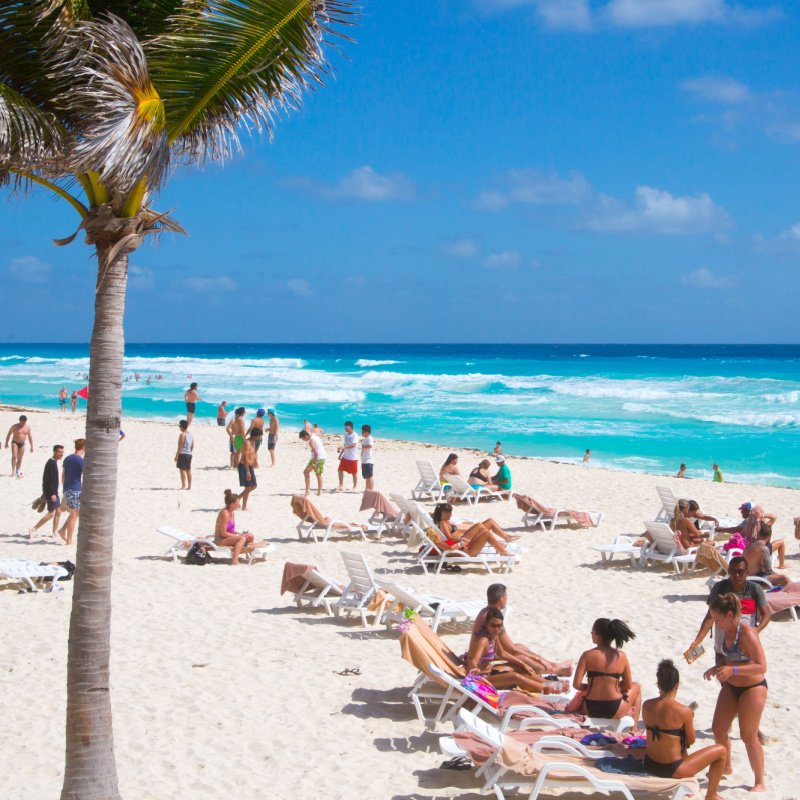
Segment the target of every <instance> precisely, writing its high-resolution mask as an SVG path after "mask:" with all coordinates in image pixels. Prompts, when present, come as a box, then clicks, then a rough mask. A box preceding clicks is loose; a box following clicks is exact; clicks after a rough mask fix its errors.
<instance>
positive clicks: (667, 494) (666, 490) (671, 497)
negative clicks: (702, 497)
mask: <svg viewBox="0 0 800 800" xmlns="http://www.w3.org/2000/svg"><path fill="white" fill-rule="evenodd" d="M656 492H657V493H658V499H659V500H660V501H661V508H660V509H659V510H658V513H657V514H656V516H655V520H654V521H655V522H669V521H670V520H671V519H672V517H673V516H675V506H676V505H678V500H680V498H679V497H678V495H676V494H675V492H674V491H673V490H672V488H671V487H669V486H656Z"/></svg>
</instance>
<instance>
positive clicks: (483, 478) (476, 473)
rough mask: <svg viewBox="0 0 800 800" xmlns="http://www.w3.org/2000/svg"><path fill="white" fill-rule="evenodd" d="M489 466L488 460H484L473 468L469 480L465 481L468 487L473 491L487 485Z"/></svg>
mask: <svg viewBox="0 0 800 800" xmlns="http://www.w3.org/2000/svg"><path fill="white" fill-rule="evenodd" d="M490 466H491V464H490V462H489V459H488V458H484V459H483V461H481V463H480V464H478V466H477V467H475V469H474V470H472V472H470V474H469V480H468V481H467V482H468V483H469V485H470V486H471V487H472V488H473V489H480V488H481V487H482V486H486V485H487V484H488V483H489V480H490V475H489V467H490Z"/></svg>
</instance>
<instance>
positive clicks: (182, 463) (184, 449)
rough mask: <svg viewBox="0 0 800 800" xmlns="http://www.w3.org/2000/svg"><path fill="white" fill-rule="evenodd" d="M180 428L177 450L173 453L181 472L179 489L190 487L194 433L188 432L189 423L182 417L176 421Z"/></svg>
mask: <svg viewBox="0 0 800 800" xmlns="http://www.w3.org/2000/svg"><path fill="white" fill-rule="evenodd" d="M178 427H179V428H180V429H181V432H180V434H179V435H178V451H177V452H176V453H175V464H176V466H177V467H178V469H179V470H180V473H181V489H186V490H187V491H188V490H189V489H191V488H192V453H193V452H194V434H192V433H190V432H189V423H188V421H187V420H185V419H182V420H181V421H180V422H179V423H178Z"/></svg>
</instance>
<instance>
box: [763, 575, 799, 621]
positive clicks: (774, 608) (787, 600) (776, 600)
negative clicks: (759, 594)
mask: <svg viewBox="0 0 800 800" xmlns="http://www.w3.org/2000/svg"><path fill="white" fill-rule="evenodd" d="M767 605H768V606H769V611H770V614H777V613H778V612H779V611H785V610H786V609H787V608H791V607H792V606H800V582H798V581H794V582H793V583H787V584H786V586H784V587H783V588H782V589H781V590H780V591H779V592H767Z"/></svg>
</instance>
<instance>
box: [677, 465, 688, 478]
mask: <svg viewBox="0 0 800 800" xmlns="http://www.w3.org/2000/svg"><path fill="white" fill-rule="evenodd" d="M675 477H676V478H685V477H686V464H681V467H680V469H679V470H678V474H677V475H676V476H675Z"/></svg>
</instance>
